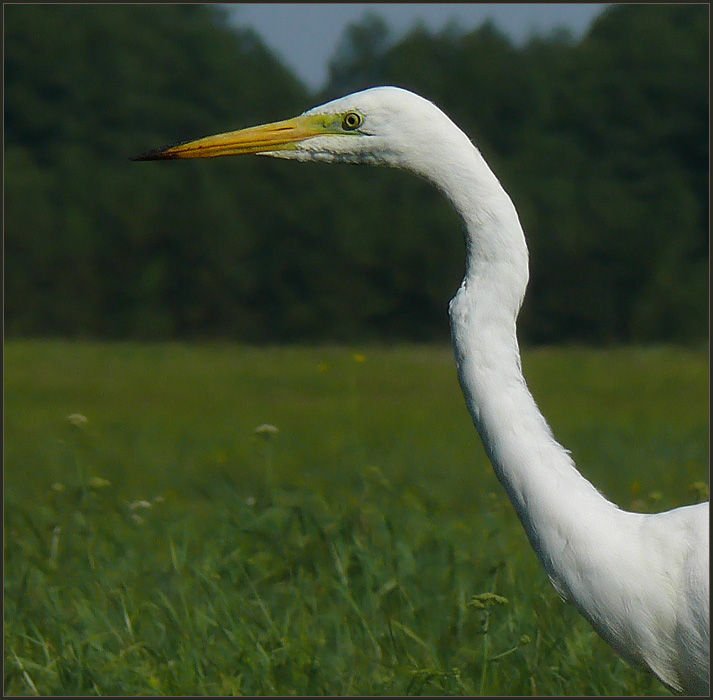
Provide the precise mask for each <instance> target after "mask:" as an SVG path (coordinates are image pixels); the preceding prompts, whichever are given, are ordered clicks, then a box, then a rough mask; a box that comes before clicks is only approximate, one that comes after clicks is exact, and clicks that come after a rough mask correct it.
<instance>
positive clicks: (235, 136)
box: [131, 115, 329, 160]
mask: <svg viewBox="0 0 713 700" xmlns="http://www.w3.org/2000/svg"><path fill="white" fill-rule="evenodd" d="M325 133H329V130H328V127H327V125H326V124H325V120H324V118H323V117H322V118H320V117H319V116H317V115H309V116H307V115H303V116H301V117H295V118H294V119H287V120H285V121H282V122H274V123H272V124H264V125H262V126H253V127H250V128H248V129H240V130H239V131H230V132H228V133H226V134H217V135H215V136H206V137H205V138H202V139H196V140H195V141H185V142H183V143H177V144H173V145H170V146H163V147H162V148H157V149H156V150H153V151H148V153H142V154H141V155H138V156H135V157H134V158H132V159H131V160H175V159H178V158H217V157H218V156H239V155H244V154H248V153H267V152H269V151H284V150H287V149H291V148H294V146H295V144H297V143H299V142H300V141H305V140H306V139H310V138H312V137H314V136H322V135H324V134H325Z"/></svg>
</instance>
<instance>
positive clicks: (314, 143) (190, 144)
mask: <svg viewBox="0 0 713 700" xmlns="http://www.w3.org/2000/svg"><path fill="white" fill-rule="evenodd" d="M444 120H445V121H446V122H448V123H450V124H452V122H450V120H449V119H448V117H446V115H445V114H443V112H441V110H439V109H438V108H437V107H436V106H435V105H433V104H432V103H431V102H429V101H428V100H425V99H424V98H422V97H419V96H418V95H415V94H414V93H412V92H409V91H407V90H402V89H400V88H396V87H378V88H372V89H369V90H364V91H362V92H357V93H354V94H352V95H348V96H346V97H342V98H340V99H337V100H334V101H332V102H328V103H326V104H323V105H321V106H319V107H314V108H313V109H310V110H308V111H306V112H304V113H303V114H301V115H300V116H298V117H295V118H293V119H287V120H285V121H281V122H274V123H271V124H265V125H262V126H255V127H250V128H248V129H241V130H239V131H231V132H229V133H225V134H218V135H216V136H208V137H206V138H202V139H197V140H195V141H187V142H184V143H179V144H175V145H171V146H165V147H163V148H159V149H156V150H155V151H150V152H148V153H144V154H142V155H140V156H137V157H136V158H134V159H133V160H165V159H183V158H215V157H218V156H231V155H243V154H249V153H257V154H259V155H267V156H273V157H277V158H290V159H294V160H303V161H306V160H315V161H317V160H319V161H330V162H350V163H374V164H383V165H392V166H399V167H403V168H407V169H412V170H416V171H418V170H420V168H419V167H418V160H419V158H418V154H419V153H423V150H424V149H426V150H432V149H433V148H434V145H435V141H437V138H436V136H435V135H437V134H439V133H440V134H442V133H444V130H443V129H440V128H439V126H440V125H442V124H443V121H444ZM456 131H459V130H456ZM447 132H448V130H446V133H447Z"/></svg>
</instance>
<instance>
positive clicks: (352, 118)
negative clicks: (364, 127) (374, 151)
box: [342, 112, 364, 131]
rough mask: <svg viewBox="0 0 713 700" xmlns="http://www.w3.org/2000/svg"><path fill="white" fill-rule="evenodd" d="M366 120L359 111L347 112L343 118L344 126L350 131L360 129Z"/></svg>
mask: <svg viewBox="0 0 713 700" xmlns="http://www.w3.org/2000/svg"><path fill="white" fill-rule="evenodd" d="M363 121H364V119H363V117H362V116H361V114H359V113H358V112H347V113H346V114H345V115H344V117H343V118H342V127H343V128H344V129H347V130H348V131H353V130H354V129H358V128H359V127H360V126H361V124H362V122H363Z"/></svg>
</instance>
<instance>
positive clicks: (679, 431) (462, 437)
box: [4, 340, 709, 695]
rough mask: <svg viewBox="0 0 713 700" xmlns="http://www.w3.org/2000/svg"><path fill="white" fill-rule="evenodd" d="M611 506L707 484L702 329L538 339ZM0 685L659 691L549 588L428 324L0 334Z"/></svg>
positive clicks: (65, 690) (555, 409) (534, 371)
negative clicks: (684, 343)
mask: <svg viewBox="0 0 713 700" xmlns="http://www.w3.org/2000/svg"><path fill="white" fill-rule="evenodd" d="M523 355H524V356H523V368H524V372H525V375H526V377H527V379H528V382H529V384H530V387H531V389H532V392H533V394H534V396H535V398H536V399H537V401H538V403H539V405H540V407H541V408H542V411H543V413H544V414H545V415H546V416H547V418H548V420H549V422H550V424H551V425H552V428H553V430H554V432H555V435H556V436H557V437H558V439H559V440H560V441H561V442H562V443H563V444H564V445H565V446H566V447H568V448H569V449H570V450H571V451H572V453H573V456H574V458H575V461H576V462H577V464H578V466H579V468H580V470H581V471H582V472H583V473H584V474H585V476H587V477H588V478H589V479H591V480H592V481H593V482H594V483H595V485H596V486H597V487H598V488H599V489H600V490H601V491H602V492H603V493H604V494H605V495H607V496H608V497H609V498H611V499H612V500H614V501H615V502H617V503H618V504H619V505H621V506H622V507H625V508H628V509H633V510H641V511H655V510H659V509H665V508H671V507H674V506H677V505H683V504H687V503H693V502H696V501H698V500H703V499H705V498H707V495H708V489H707V484H708V446H709V442H708V434H709V433H708V426H709V363H708V349H707V348H701V349H681V348H666V347H663V348H662V347H656V348H616V349H597V350H593V349H587V348H542V349H535V350H529V351H528V350H525V351H524V353H523ZM4 381H5V395H4V408H5V411H4V415H5V418H4V487H5V500H4V518H5V519H4V536H5V537H4V565H5V568H4V571H5V592H4V616H5V617H4V623H5V628H4V634H5V637H4V649H5V664H4V672H5V678H4V692H5V694H6V695H276V694H281V695H404V694H405V695H419V694H422V695H535V694H537V695H668V694H669V693H668V692H667V691H666V690H665V688H663V686H661V685H660V684H659V683H658V682H657V681H656V680H654V679H653V678H651V677H650V676H648V675H647V674H645V673H643V672H641V671H638V670H635V669H632V668H630V667H629V666H627V665H626V664H625V663H624V662H622V661H620V660H619V659H618V658H617V657H616V656H615V655H614V654H613V653H612V652H611V651H610V650H609V648H608V647H607V646H606V645H605V644H604V643H603V642H602V641H601V640H600V639H599V638H598V637H597V636H596V634H595V633H594V632H593V631H592V630H591V629H590V628H589V626H588V625H587V623H586V622H585V621H584V620H583V619H582V618H581V617H580V616H579V615H578V613H577V612H576V611H575V610H574V609H573V608H571V607H569V606H567V605H565V604H563V603H562V602H561V601H560V600H559V598H558V597H557V595H556V593H555V591H554V590H553V589H552V587H551V586H550V584H549V582H548V581H547V578H546V576H545V574H544V572H543V571H542V569H541V567H540V565H539V563H538V562H537V560H536V558H535V555H534V554H533V552H532V551H531V550H530V547H529V544H528V542H527V540H526V537H525V534H524V532H523V530H522V528H521V526H520V524H519V522H518V521H517V519H516V517H515V514H514V511H513V509H512V507H511V505H510V504H509V502H508V501H507V499H506V497H505V494H504V492H503V490H502V488H501V487H500V484H499V483H498V482H497V480H496V478H495V476H494V475H493V473H492V471H491V468H490V465H489V463H488V461H487V459H486V457H485V454H484V452H483V449H482V446H481V444H480V439H479V437H478V435H477V433H476V432H475V430H474V428H473V426H472V424H471V422H470V418H469V416H468V413H467V411H466V408H465V403H464V401H463V398H462V396H461V393H460V389H459V387H458V384H457V380H456V374H455V368H454V365H453V359H452V354H451V350H450V348H449V347H446V346H443V347H440V346H412V345H404V346H394V347H371V346H367V347H350V348H347V347H270V348H257V347H245V346H240V345H233V344H229V343H207V344H136V343H90V342H64V341H20V340H12V341H7V342H6V343H5V364H4Z"/></svg>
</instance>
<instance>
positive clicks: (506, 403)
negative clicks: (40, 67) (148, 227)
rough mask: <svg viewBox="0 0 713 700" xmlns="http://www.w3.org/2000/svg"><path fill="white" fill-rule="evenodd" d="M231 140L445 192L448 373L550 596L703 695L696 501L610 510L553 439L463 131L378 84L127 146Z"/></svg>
mask: <svg viewBox="0 0 713 700" xmlns="http://www.w3.org/2000/svg"><path fill="white" fill-rule="evenodd" d="M243 153H260V154H262V155H270V156H276V157H281V158H292V159H297V160H301V161H313V160H322V161H334V162H354V163H373V164H381V165H388V166H394V167H398V168H403V169H406V170H410V171H412V172H414V173H416V174H418V175H420V176H422V177H425V178H427V179H428V180H430V181H431V182H432V183H433V184H434V185H435V186H436V187H438V188H439V189H440V190H441V191H442V192H443V193H444V194H445V195H446V197H448V199H449V200H450V201H451V202H452V203H453V206H454V207H455V208H456V210H457V211H458V213H459V214H460V216H461V217H462V219H463V222H464V225H465V232H466V248H467V257H466V273H465V278H464V279H463V283H462V284H461V286H460V289H459V290H458V292H457V294H456V295H455V297H454V299H453V300H452V301H451V304H450V310H449V312H450V320H451V331H452V341H453V348H454V352H455V360H456V365H457V368H458V376H459V378H460V384H461V387H462V389H463V393H464V395H465V400H466V403H467V406H468V410H469V411H470V414H471V416H472V418H473V422H474V424H475V426H476V428H477V429H478V432H479V433H480V435H481V437H482V439H483V443H484V445H485V448H486V450H487V453H488V455H489V457H490V460H491V461H492V464H493V467H494V469H495V473H496V474H497V476H498V478H499V480H500V482H501V483H502V485H503V487H504V488H505V490H506V492H507V494H508V496H509V498H510V500H511V501H512V503H513V505H514V507H515V510H516V512H517V514H518V517H519V518H520V521H521V522H522V524H523V526H524V528H525V532H526V533H527V536H528V538H529V539H530V542H531V544H532V547H533V549H534V550H535V552H536V553H537V556H538V557H539V559H540V561H541V562H542V564H543V566H544V567H545V570H546V572H547V575H548V576H549V579H550V581H551V582H552V585H553V586H554V587H555V589H556V590H557V592H558V593H559V595H560V596H561V597H562V598H563V599H564V600H566V601H568V602H570V603H572V604H573V605H575V606H576V607H577V608H578V609H579V610H580V612H581V613H582V615H584V617H585V618H586V619H587V620H588V621H589V622H590V623H591V625H592V626H593V627H594V629H595V630H596V631H597V632H598V633H599V634H600V635H601V636H602V637H603V638H604V639H605V640H606V641H607V642H608V643H609V644H610V645H611V646H612V648H613V649H614V650H615V651H616V652H617V653H618V654H620V655H621V656H622V657H623V658H624V659H626V660H627V661H629V662H630V663H632V664H634V665H637V666H641V667H643V668H648V669H650V671H651V672H652V673H654V674H655V675H656V676H657V677H658V678H659V679H660V680H661V681H662V682H663V683H664V684H665V685H666V686H668V687H669V688H670V689H672V690H673V691H675V692H679V693H686V694H706V695H707V694H709V689H710V670H709V653H710V634H709V605H710V602H709V601H710V599H709V588H708V579H709V555H708V547H709V545H708V542H709V524H708V511H709V506H708V503H701V504H698V505H695V506H687V507H683V508H677V509H675V510H672V511H669V512H665V513H659V514H655V515H648V514H640V513H630V512H626V511H623V510H620V509H619V508H618V507H617V506H616V505H614V504H613V503H611V502H610V501H608V500H607V499H606V498H604V497H603V496H602V495H601V494H600V493H599V492H598V491H597V490H596V489H595V488H594V486H592V484H590V483H589V482H588V481H587V480H586V479H585V478H584V477H583V476H582V475H581V474H579V472H578V471H577V470H576V468H575V466H574V463H573V462H572V460H571V458H570V456H569V453H568V452H567V451H566V450H565V449H564V448H563V447H562V446H561V445H559V444H558V443H557V442H556V440H555V438H554V437H553V435H552V432H551V430H550V428H549V426H548V425H547V422H546V421H545V419H544V417H543V416H542V414H541V413H540V411H539V409H538V408H537V405H536V404H535V401H534V399H533V398H532V395H531V394H530V392H529V390H528V388H527V385H526V383H525V380H524V378H523V375H522V371H521V367H520V352H519V348H518V343H517V337H516V319H517V315H518V312H519V310H520V306H521V304H522V300H523V296H524V294H525V288H526V286H527V281H528V253H527V246H526V243H525V237H524V235H523V232H522V228H521V226H520V222H519V219H518V215H517V212H516V210H515V207H514V206H513V203H512V201H511V200H510V197H509V196H508V195H507V193H506V192H505V191H504V189H503V188H502V186H501V185H500V183H499V182H498V180H497V178H496V177H495V175H494V174H493V172H492V171H491V170H490V168H489V167H488V165H487V164H486V162H485V160H484V159H483V157H482V156H481V154H480V152H479V151H478V150H477V149H476V148H475V146H474V145H473V144H472V143H471V142H470V140H469V139H468V137H467V136H466V135H465V134H464V133H463V132H462V131H461V130H460V129H459V128H458V127H457V126H456V125H455V124H454V123H453V122H452V121H451V120H450V119H449V118H448V117H447V116H446V115H445V114H444V113H443V112H442V111H441V110H440V109H438V108H437V107H436V106H434V105H433V104H432V103H431V102H429V101H427V100H425V99H423V98H422V97H419V96H418V95H415V94H413V93H411V92H408V91H406V90H401V89H398V88H393V87H381V88H374V89H371V90H366V91H363V92H359V93H356V94H353V95H349V96H347V97H344V98H341V99H338V100H335V101H333V102H329V103H328V104H325V105H322V106H320V107H315V108H314V109H312V110H309V111H308V112H305V113H304V114H303V115H301V116H300V117H297V118H295V119H292V120H287V121H285V122H278V123H275V124H269V125H266V126H262V127H254V128H251V129H244V130H242V131H237V132H231V133H229V134H221V135H218V136H215V137H207V138H205V139H200V140H197V141H193V142H190V143H187V144H181V145H178V146H173V147H166V148H162V149H158V150H157V151H152V152H151V153H148V154H145V155H144V156H139V158H138V159H139V160H155V159H164V158H194V157H213V156H220V155H238V154H243Z"/></svg>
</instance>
